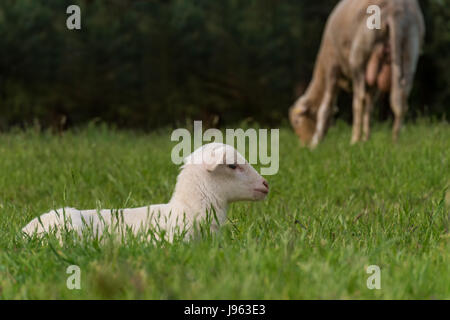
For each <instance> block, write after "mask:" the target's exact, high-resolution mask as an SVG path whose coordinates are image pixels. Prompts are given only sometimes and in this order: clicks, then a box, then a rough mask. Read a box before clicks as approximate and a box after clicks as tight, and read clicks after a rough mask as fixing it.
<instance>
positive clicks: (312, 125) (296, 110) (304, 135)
mask: <svg viewBox="0 0 450 320" xmlns="http://www.w3.org/2000/svg"><path fill="white" fill-rule="evenodd" d="M289 121H290V122H291V126H292V128H293V129H294V131H295V133H296V134H297V136H298V137H299V138H300V141H301V142H302V144H303V145H309V144H310V142H311V140H312V137H313V136H314V132H315V130H316V117H315V114H314V113H313V112H312V108H311V106H310V105H309V103H308V101H306V98H305V97H301V98H299V99H298V100H297V102H296V103H295V104H294V105H293V106H292V107H291V108H290V109H289Z"/></svg>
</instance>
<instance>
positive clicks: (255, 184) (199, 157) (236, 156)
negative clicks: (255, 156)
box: [185, 143, 269, 202]
mask: <svg viewBox="0 0 450 320" xmlns="http://www.w3.org/2000/svg"><path fill="white" fill-rule="evenodd" d="M188 166H195V168H196V170H200V171H201V172H202V175H203V177H205V179H206V181H205V184H206V185H207V187H208V188H209V189H210V190H209V191H210V192H213V193H214V194H215V195H216V196H218V197H220V198H221V199H224V200H225V201H227V202H235V201H245V200H262V199H264V198H265V197H266V196H267V194H268V193H269V185H268V183H267V181H266V180H265V179H264V178H263V177H262V176H261V175H259V173H258V172H257V171H256V170H255V169H254V168H253V167H252V166H251V165H250V164H249V163H248V162H247V161H246V160H245V158H244V157H243V156H242V155H241V154H240V153H239V152H238V151H237V150H236V149H234V148H233V147H231V146H229V145H226V144H222V143H210V144H206V145H204V146H202V147H200V148H198V149H197V150H195V151H194V152H193V153H192V154H191V155H190V156H188V157H187V158H186V159H185V168H186V167H188Z"/></svg>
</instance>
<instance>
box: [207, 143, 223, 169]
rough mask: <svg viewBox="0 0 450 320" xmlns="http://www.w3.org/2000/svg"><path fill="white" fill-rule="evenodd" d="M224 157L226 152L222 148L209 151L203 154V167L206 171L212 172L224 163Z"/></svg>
mask: <svg viewBox="0 0 450 320" xmlns="http://www.w3.org/2000/svg"><path fill="white" fill-rule="evenodd" d="M225 156H226V152H225V148H223V147H220V148H217V149H213V150H210V151H208V152H206V154H203V165H204V166H205V168H206V170H208V171H214V170H216V169H217V167H218V166H219V165H220V164H224V163H225Z"/></svg>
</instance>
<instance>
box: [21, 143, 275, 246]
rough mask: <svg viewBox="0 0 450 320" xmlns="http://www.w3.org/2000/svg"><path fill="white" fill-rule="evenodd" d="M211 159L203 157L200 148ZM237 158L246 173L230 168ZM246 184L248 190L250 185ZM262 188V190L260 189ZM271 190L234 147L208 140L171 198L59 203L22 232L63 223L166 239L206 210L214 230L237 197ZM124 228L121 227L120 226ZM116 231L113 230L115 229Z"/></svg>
mask: <svg viewBox="0 0 450 320" xmlns="http://www.w3.org/2000/svg"><path fill="white" fill-rule="evenodd" d="M202 151H203V152H204V154H205V155H206V156H207V157H208V159H209V160H210V161H212V162H211V163H206V164H205V163H203V161H200V160H203V159H202V158H200V160H199V157H198V156H199V155H200V156H202V153H201V152H202ZM236 157H237V160H238V161H239V160H240V161H241V162H237V163H239V164H241V163H243V164H242V165H238V167H239V168H242V169H241V170H240V171H241V172H242V173H239V174H238V172H236V170H234V169H233V170H234V171H235V172H232V171H229V170H230V169H226V168H224V163H227V164H228V163H230V161H229V160H228V159H226V158H231V159H232V162H233V163H234V162H236ZM225 167H226V166H225ZM247 189H250V191H249V190H247ZM261 190H262V191H261ZM267 192H268V187H267V182H266V181H265V180H264V179H263V178H262V177H261V176H259V174H258V173H257V172H256V171H255V169H253V167H251V166H250V165H249V164H248V163H247V162H246V161H245V159H244V158H243V157H242V156H241V155H240V154H239V153H237V151H236V150H234V148H232V147H230V146H226V145H222V144H217V143H214V144H209V145H206V146H203V147H202V148H200V149H199V150H197V151H196V152H194V153H193V154H192V155H191V156H190V157H188V159H187V160H186V161H185V165H184V166H183V168H182V171H181V172H180V174H179V175H178V178H177V184H176V186H175V191H174V193H173V196H172V198H171V200H170V201H169V203H167V204H156V205H150V206H145V207H139V208H126V209H118V210H111V209H103V210H95V209H94V210H78V209H74V208H61V209H58V210H56V211H55V210H53V211H51V212H49V213H45V214H43V215H41V216H40V217H39V218H34V219H33V220H32V221H31V222H30V223H28V224H27V225H26V226H25V227H24V228H23V229H22V231H23V232H25V233H26V234H28V235H30V236H31V235H33V234H34V233H37V234H42V233H48V232H50V231H51V230H52V229H57V230H58V232H59V231H60V230H62V228H63V227H64V228H66V229H67V230H75V231H77V232H79V233H82V232H83V230H84V229H86V228H92V230H93V231H94V232H95V233H96V234H98V235H101V234H102V233H103V232H104V230H105V228H109V227H111V226H116V225H118V226H122V227H124V228H126V229H131V230H132V231H133V232H134V233H138V232H141V231H144V232H145V231H147V230H148V229H152V230H154V231H156V232H158V231H160V230H164V231H165V232H166V235H167V239H168V240H172V237H173V236H174V233H175V232H187V233H186V234H187V235H189V232H190V231H191V230H192V228H191V227H192V226H193V224H194V222H201V221H202V220H204V219H205V217H206V216H207V214H208V212H209V213H213V214H214V216H215V217H214V219H212V220H211V228H212V229H213V230H216V229H217V228H218V226H219V225H220V224H222V223H223V222H224V221H225V220H226V213H227V208H228V203H230V202H234V201H239V200H259V199H262V198H264V197H265V195H266V194H267ZM122 230H123V229H122ZM111 231H114V230H111Z"/></svg>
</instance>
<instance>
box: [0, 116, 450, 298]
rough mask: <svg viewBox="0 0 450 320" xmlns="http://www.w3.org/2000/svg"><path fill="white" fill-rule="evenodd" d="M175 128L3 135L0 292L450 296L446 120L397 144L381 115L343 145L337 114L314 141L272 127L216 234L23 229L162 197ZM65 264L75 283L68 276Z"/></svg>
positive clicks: (409, 130)
mask: <svg viewBox="0 0 450 320" xmlns="http://www.w3.org/2000/svg"><path fill="white" fill-rule="evenodd" d="M170 133H171V131H170V130H159V131H157V132H155V133H147V134H145V133H138V132H130V131H120V130H115V129H112V128H107V127H106V126H102V125H90V126H86V127H84V128H80V129H72V130H69V131H67V132H64V133H63V134H62V135H61V136H59V135H54V134H51V133H50V132H46V131H44V132H40V131H39V130H35V129H32V128H31V129H28V130H13V131H11V132H9V133H2V134H0V298H1V299H119V298H121V299H450V269H449V268H450V267H449V263H450V259H449V258H450V250H449V241H450V234H449V211H450V193H448V191H447V190H448V189H449V187H450V127H449V125H448V123H445V122H440V121H437V120H436V121H428V120H419V121H417V122H416V123H409V124H408V125H407V126H406V127H405V128H404V130H403V131H402V134H401V137H400V141H399V143H398V144H393V143H392V142H391V139H390V126H389V124H388V123H386V124H379V125H376V126H375V127H374V130H373V136H372V139H371V140H370V141H369V142H368V143H365V144H359V145H356V146H352V147H351V146H350V145H349V140H350V133H351V129H350V127H349V126H348V125H346V124H344V123H342V122H338V123H337V125H336V126H334V127H333V128H331V129H330V132H329V133H328V135H327V137H326V139H325V141H324V142H323V144H321V145H320V146H319V147H318V148H317V149H316V150H314V151H310V150H308V149H300V148H299V145H298V141H297V138H296V137H295V136H294V134H293V133H292V132H291V130H290V129H289V128H288V127H284V128H281V131H280V170H279V172H278V174H277V175H274V176H267V177H266V178H267V180H268V181H269V184H270V188H271V191H270V194H269V196H268V198H267V199H266V200H265V201H263V202H253V203H251V202H243V203H236V204H233V205H232V206H231V208H230V210H229V212H228V214H229V221H228V222H227V223H226V224H225V225H224V226H223V227H222V229H221V232H220V233H219V234H216V235H212V236H211V235H205V237H203V238H199V239H195V240H194V241H192V242H189V243H184V242H175V243H173V244H169V243H164V244H156V245H155V244H151V243H146V242H142V241H137V240H136V241H128V242H127V243H123V244H120V243H105V244H99V243H97V242H89V241H80V242H69V243H65V244H63V245H59V243H58V242H57V241H52V239H49V240H48V241H45V242H42V243H40V242H39V241H30V240H27V239H24V238H22V237H21V234H20V229H21V228H22V227H23V226H24V225H25V224H26V223H28V222H29V221H30V220H31V219H32V218H33V217H35V216H38V215H40V214H42V213H44V212H48V211H49V210H51V209H56V208H60V207H65V206H70V207H75V208H78V209H89V208H122V207H134V206H143V205H148V204H155V203H165V202H167V201H168V200H169V198H170V195H171V193H172V191H173V187H174V185H175V179H176V176H177V173H178V170H179V168H178V167H177V166H175V165H174V164H172V162H171V160H170V152H171V149H172V147H173V146H174V145H175V144H176V143H174V142H171V141H170ZM70 265H78V266H79V267H80V270H81V289H80V290H76V289H75V290H69V289H68V288H67V286H66V280H67V278H68V276H69V275H68V274H67V273H66V269H67V267H68V266H70ZM370 265H377V266H379V267H380V268H381V289H379V290H376V289H375V290H370V289H368V287H367V285H366V281H367V278H368V277H369V276H370V274H368V273H366V268H367V267H368V266H370Z"/></svg>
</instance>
